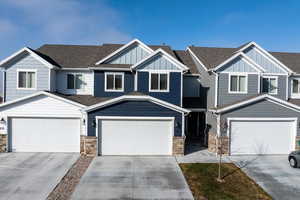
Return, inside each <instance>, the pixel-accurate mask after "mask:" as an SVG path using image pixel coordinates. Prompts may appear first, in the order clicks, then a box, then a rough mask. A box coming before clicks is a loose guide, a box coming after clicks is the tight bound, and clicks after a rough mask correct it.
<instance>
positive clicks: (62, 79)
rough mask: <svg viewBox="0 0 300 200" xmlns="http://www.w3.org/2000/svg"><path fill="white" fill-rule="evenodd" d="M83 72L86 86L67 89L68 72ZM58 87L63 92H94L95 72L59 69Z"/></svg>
mask: <svg viewBox="0 0 300 200" xmlns="http://www.w3.org/2000/svg"><path fill="white" fill-rule="evenodd" d="M70 73H71V74H82V75H83V82H84V86H83V88H82V89H67V81H68V79H67V74H70ZM56 89H57V91H58V92H60V93H63V94H79V95H93V94H94V73H93V72H92V71H70V70H66V71H57V72H56Z"/></svg>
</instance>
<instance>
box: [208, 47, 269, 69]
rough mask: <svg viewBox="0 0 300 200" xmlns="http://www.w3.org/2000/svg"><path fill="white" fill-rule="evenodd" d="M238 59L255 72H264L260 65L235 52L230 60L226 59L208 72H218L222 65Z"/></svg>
mask: <svg viewBox="0 0 300 200" xmlns="http://www.w3.org/2000/svg"><path fill="white" fill-rule="evenodd" d="M238 57H241V59H243V60H244V61H245V62H247V63H248V64H249V65H250V66H252V67H253V68H254V69H256V71H257V72H259V73H263V72H265V71H266V70H265V69H264V68H263V67H261V66H260V65H258V64H257V63H255V62H254V61H253V60H252V59H251V58H250V57H248V56H247V55H246V54H244V53H243V52H237V53H235V54H234V55H233V56H231V57H230V58H228V59H227V60H225V61H224V62H222V63H221V64H219V65H218V66H216V67H215V68H213V69H210V70H209V71H214V72H216V71H217V70H219V69H220V68H222V67H223V66H224V65H226V64H228V63H229V62H231V61H233V60H234V59H236V58H238Z"/></svg>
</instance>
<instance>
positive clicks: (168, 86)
mask: <svg viewBox="0 0 300 200" xmlns="http://www.w3.org/2000/svg"><path fill="white" fill-rule="evenodd" d="M151 74H159V76H158V77H159V79H158V82H160V81H159V80H160V74H166V75H167V89H166V90H160V89H157V90H153V89H151ZM169 90H170V73H169V72H167V71H149V92H169Z"/></svg>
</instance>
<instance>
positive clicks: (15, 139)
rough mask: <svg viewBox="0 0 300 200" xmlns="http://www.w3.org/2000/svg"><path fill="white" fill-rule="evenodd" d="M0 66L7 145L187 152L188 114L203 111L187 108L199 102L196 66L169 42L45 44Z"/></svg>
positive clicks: (11, 147) (1, 108)
mask: <svg viewBox="0 0 300 200" xmlns="http://www.w3.org/2000/svg"><path fill="white" fill-rule="evenodd" d="M0 66H1V67H2V68H3V69H4V70H5V73H4V76H5V80H6V81H5V85H4V92H5V102H6V103H5V104H3V105H2V106H0V116H1V120H2V122H5V124H6V129H7V131H6V132H5V133H6V134H2V135H0V139H1V138H2V140H3V141H6V142H3V141H2V142H0V143H1V144H5V145H2V146H5V147H7V150H8V151H16V152H79V151H81V152H85V153H88V154H99V155H172V154H183V151H184V143H185V137H186V134H185V132H186V131H185V130H187V127H186V124H187V123H186V121H188V120H189V119H188V117H187V115H188V114H189V113H190V112H191V110H193V109H194V110H195V112H196V113H199V112H198V111H199V107H195V108H192V107H189V108H188V109H186V108H184V107H183V104H184V102H186V101H185V98H184V97H187V98H188V101H191V102H193V101H196V102H198V101H200V96H199V94H200V91H199V90H200V83H199V81H198V80H197V79H198V78H199V73H198V70H197V67H196V65H195V63H194V62H193V61H192V58H191V56H190V55H189V53H188V52H187V51H176V50H172V49H171V47H169V46H166V45H161V46H153V45H149V46H148V45H145V44H144V43H142V42H141V41H139V40H136V39H135V40H133V41H131V42H129V43H128V44H125V45H122V44H103V45H98V46H81V45H44V46H42V47H40V48H38V49H36V50H33V49H30V48H23V49H21V50H20V51H18V52H16V53H15V54H13V55H12V56H10V57H8V58H6V59H5V60H3V61H1V63H0ZM195 105H196V104H195ZM203 110H204V109H203V108H202V109H200V111H201V112H202V115H203ZM196 136H197V135H196ZM3 148H4V147H3Z"/></svg>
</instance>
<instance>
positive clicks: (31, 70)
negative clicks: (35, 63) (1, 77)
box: [17, 69, 37, 90]
mask: <svg viewBox="0 0 300 200" xmlns="http://www.w3.org/2000/svg"><path fill="white" fill-rule="evenodd" d="M19 72H34V73H35V74H34V75H35V87H34V88H23V87H19ZM26 85H27V77H26ZM17 89H18V90H36V89H37V69H17Z"/></svg>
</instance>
